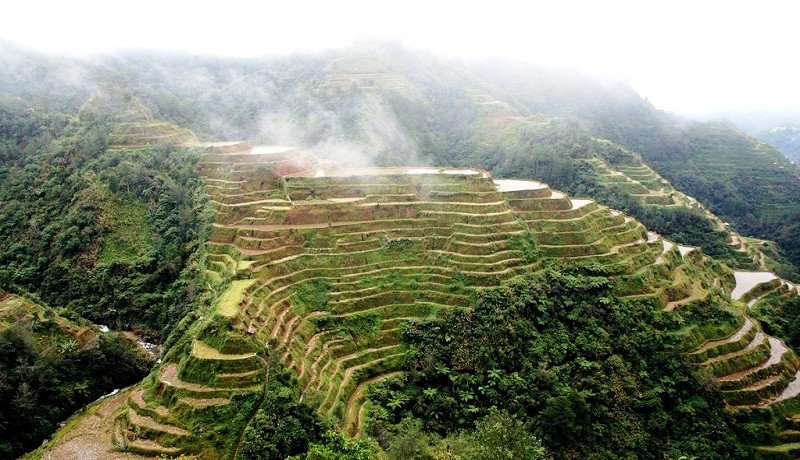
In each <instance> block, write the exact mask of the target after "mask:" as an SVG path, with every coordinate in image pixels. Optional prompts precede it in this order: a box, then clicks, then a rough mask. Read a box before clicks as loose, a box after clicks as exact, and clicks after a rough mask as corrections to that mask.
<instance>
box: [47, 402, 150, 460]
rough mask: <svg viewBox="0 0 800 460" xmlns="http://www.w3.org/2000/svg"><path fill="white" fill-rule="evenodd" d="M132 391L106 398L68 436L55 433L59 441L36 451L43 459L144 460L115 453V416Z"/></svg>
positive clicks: (69, 425)
mask: <svg viewBox="0 0 800 460" xmlns="http://www.w3.org/2000/svg"><path fill="white" fill-rule="evenodd" d="M131 391H132V390H131V389H130V388H129V389H126V390H123V391H120V392H119V393H117V394H115V395H114V396H110V397H108V398H105V399H103V400H102V401H100V402H99V403H97V404H95V405H94V406H92V407H90V408H89V409H87V410H86V412H84V413H83V414H81V415H79V416H78V417H79V418H78V419H77V420H76V422H75V423H74V424H73V423H69V422H68V424H67V426H66V427H65V429H66V430H68V432H67V433H63V429H62V431H61V432H59V433H57V434H56V440H55V441H54V442H52V443H51V444H48V445H46V446H44V447H42V448H41V450H39V451H37V453H38V452H42V455H41V457H40V458H41V459H42V460H96V459H104V460H133V459H143V458H147V457H142V456H139V455H134V454H131V453H126V452H119V451H117V450H116V448H115V447H114V445H113V444H112V442H111V436H112V432H113V430H114V418H115V417H114V413H115V412H116V411H117V410H118V409H119V408H120V407H122V406H124V405H125V402H126V401H127V400H128V396H129V395H130V393H131ZM62 433H63V437H62Z"/></svg>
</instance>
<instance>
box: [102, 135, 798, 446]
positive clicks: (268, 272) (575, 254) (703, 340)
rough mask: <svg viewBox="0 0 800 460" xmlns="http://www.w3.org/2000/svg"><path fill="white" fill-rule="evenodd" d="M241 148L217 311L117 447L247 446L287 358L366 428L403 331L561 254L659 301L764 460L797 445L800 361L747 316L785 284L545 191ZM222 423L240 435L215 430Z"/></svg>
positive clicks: (311, 399) (226, 162)
mask: <svg viewBox="0 0 800 460" xmlns="http://www.w3.org/2000/svg"><path fill="white" fill-rule="evenodd" d="M230 147H231V145H228V144H226V145H207V146H206V147H205V148H207V149H208V150H209V151H210V153H207V154H205V155H204V156H203V157H202V158H201V162H200V164H199V165H198V168H200V170H201V172H202V174H203V175H204V176H205V180H206V188H207V192H208V195H209V197H210V198H211V202H212V204H213V206H214V208H215V210H216V220H215V223H214V225H213V231H212V234H211V237H210V240H209V241H208V244H207V247H206V250H207V262H206V268H207V275H208V276H207V278H208V280H209V283H210V284H209V289H212V290H216V292H217V293H218V294H217V296H216V301H215V302H214V304H213V305H212V306H211V309H210V310H208V311H198V312H197V314H196V315H195V316H193V317H189V318H188V319H187V321H186V322H184V324H183V325H182V327H183V328H185V330H186V332H185V334H184V337H183V338H182V339H181V340H180V341H179V342H178V343H177V344H176V345H174V346H173V347H172V348H171V350H170V351H169V352H168V354H167V356H166V357H165V360H164V363H163V364H162V365H161V366H160V368H159V369H158V370H157V371H156V372H154V373H153V374H152V375H151V376H150V377H149V378H148V379H146V380H145V381H144V382H143V383H142V384H141V385H139V386H137V387H135V388H134V389H133V390H131V391H130V392H129V393H128V396H127V403H125V404H123V406H122V407H120V408H119V409H117V410H116V411H115V412H114V413H115V417H114V418H113V420H114V422H113V423H114V426H113V429H109V432H110V433H111V435H110V437H111V438H112V440H113V445H114V446H116V448H117V449H121V450H124V451H125V452H127V453H129V454H139V455H149V456H155V455H170V456H174V455H178V454H182V453H186V454H195V455H198V456H199V457H201V458H222V457H227V456H228V455H229V454H230V453H231V452H234V453H235V452H237V451H238V448H239V442H240V440H241V437H242V432H243V431H244V429H245V427H246V426H247V425H248V424H249V423H250V421H251V419H252V417H253V416H254V414H255V411H256V410H257V408H258V407H259V406H260V405H261V404H262V403H263V401H264V397H265V395H266V393H265V391H266V385H267V382H268V380H269V378H270V377H269V376H270V372H271V370H272V369H273V368H274V366H275V363H276V362H281V363H282V364H283V365H284V366H285V367H286V368H288V369H290V370H292V372H293V373H294V375H295V376H296V379H297V392H298V393H297V394H298V395H299V396H298V397H299V399H300V400H301V401H302V402H304V403H307V404H309V405H310V406H311V407H313V408H315V409H316V411H317V412H318V414H319V415H321V416H322V417H323V418H326V419H328V420H329V421H330V422H331V423H332V424H333V425H334V426H335V427H337V428H338V429H340V430H342V431H344V432H345V433H347V434H349V435H357V434H358V433H359V432H360V431H361V429H362V428H363V422H364V420H365V416H366V411H367V410H368V405H367V403H366V399H365V391H366V389H367V388H369V387H370V385H373V384H375V383H377V382H380V381H383V380H385V379H390V378H394V377H396V376H397V375H398V370H399V369H400V368H401V363H402V360H403V357H404V353H405V348H404V345H403V343H402V341H401V333H402V330H403V323H405V322H407V321H414V320H419V319H424V318H427V317H431V316H433V315H436V314H437V313H439V312H441V311H443V310H448V309H463V308H469V307H470V305H471V302H472V294H473V293H474V292H475V291H476V290H477V289H480V288H482V287H489V286H495V285H498V284H499V283H500V282H501V281H503V280H508V279H510V278H513V277H515V276H518V275H522V274H524V273H527V272H530V271H532V270H537V269H538V268H540V267H542V266H543V264H544V263H546V261H547V260H553V261H563V262H571V263H577V264H583V265H585V266H588V267H593V269H594V270H600V271H601V272H602V273H606V274H608V275H609V276H611V277H613V278H615V279H616V280H617V281H618V282H617V283H616V291H617V295H619V296H622V297H627V298H637V299H646V300H647V299H649V300H648V301H649V302H650V303H651V304H652V305H653V306H654V307H655V308H658V309H662V310H663V311H664V314H665V315H668V316H670V317H671V318H673V319H674V324H675V325H676V329H675V331H674V334H675V336H676V338H677V339H678V343H679V344H680V348H681V349H682V350H683V351H685V352H686V353H689V356H690V359H691V360H692V361H693V362H695V363H696V365H697V367H698V368H699V369H701V370H704V371H705V372H707V373H708V374H709V375H710V376H712V377H713V380H714V381H715V382H717V383H716V384H717V385H718V386H719V387H720V388H721V389H722V391H723V396H724V397H725V400H726V401H727V403H728V406H729V408H730V410H731V411H732V412H733V413H734V414H736V417H737V419H738V420H740V421H741V423H742V424H744V425H746V426H760V427H762V428H761V432H762V433H768V434H767V435H765V436H761V437H759V438H753V437H750V438H745V441H746V442H748V443H751V444H762V445H765V446H768V447H763V448H760V450H758V452H760V455H761V454H763V455H767V454H770V453H771V452H772V451H773V450H781V449H783V450H791V449H793V448H794V447H793V444H791V443H789V441H792V440H793V439H794V438H793V437H792V436H793V434H792V433H791V432H790V430H791V427H790V422H789V421H788V420H789V419H788V418H786V417H790V416H791V415H792V414H794V413H795V412H797V413H800V405H798V404H797V403H796V402H795V401H796V399H797V398H796V396H797V393H798V390H800V380H799V379H798V369H799V368H800V367H799V366H798V365H799V364H800V362H799V361H798V358H797V357H796V356H795V354H794V353H793V352H792V351H791V350H788V349H787V348H786V347H785V346H784V345H783V343H782V342H781V341H780V340H778V339H776V338H774V337H770V336H768V335H766V334H765V333H764V332H763V331H761V330H760V327H759V325H758V324H757V322H756V321H754V320H753V319H752V318H750V317H748V316H747V315H746V305H745V303H746V302H749V301H751V300H753V299H755V300H758V298H759V296H761V295H767V294H768V291H769V289H768V288H774V289H783V288H781V287H780V286H778V284H780V285H781V286H783V284H781V282H780V281H778V282H777V284H776V283H775V282H772V281H771V279H770V280H767V281H770V282H772V284H769V286H761V287H756V288H755V289H753V286H751V285H748V284H745V283H744V282H743V281H742V280H740V277H741V275H740V274H737V273H734V272H732V271H730V269H727V268H725V267H724V266H723V265H720V264H718V263H717V262H715V261H714V260H713V259H710V258H709V257H707V256H705V255H704V254H702V252H700V251H699V250H698V249H695V248H691V247H684V246H679V245H677V244H674V243H672V242H669V241H666V240H664V239H663V238H661V237H660V236H659V235H657V234H654V233H652V232H648V231H647V230H646V229H645V228H644V226H643V225H642V224H640V223H638V222H636V221H635V220H634V219H632V218H630V217H626V216H624V215H623V214H622V213H620V212H618V211H615V210H613V209H609V208H607V207H605V206H601V205H598V204H597V203H596V202H594V201H591V200H578V199H570V198H569V197H567V196H566V195H564V194H563V193H560V192H557V191H554V190H551V189H550V188H549V187H548V186H546V185H545V184H542V183H539V182H533V181H518V180H494V179H493V178H492V177H491V176H490V175H489V174H488V173H486V172H484V171H481V170H475V169H435V168H370V169H335V168H329V167H322V166H320V164H319V163H318V162H317V160H316V158H315V157H314V155H313V154H311V153H309V152H303V151H298V150H295V149H291V148H254V149H252V150H249V152H248V149H249V146H244V147H242V146H240V147H237V148H231V149H230V150H229V153H222V151H223V149H226V148H230ZM629 172H630V171H629ZM643 176H644V174H640V175H639V176H638V177H639V179H643V180H644V177H643ZM645 182H649V181H645ZM639 183H641V181H639ZM648 190H649V189H648ZM678 199H681V198H680V197H679V198H678ZM680 205H683V204H680ZM765 276H766V275H765ZM773 276H774V275H773ZM793 292H794V291H793ZM732 296H733V298H732ZM709 312H714V313H713V314H710V313H709ZM795 405H797V410H795V409H794V407H795ZM214 420H226V421H227V423H226V425H225V428H224V431H219V432H217V431H215V432H213V433H211V432H206V431H204V430H203V427H204V426H208V425H209V424H213V421H214ZM787 430H789V431H787ZM781 442H785V444H781Z"/></svg>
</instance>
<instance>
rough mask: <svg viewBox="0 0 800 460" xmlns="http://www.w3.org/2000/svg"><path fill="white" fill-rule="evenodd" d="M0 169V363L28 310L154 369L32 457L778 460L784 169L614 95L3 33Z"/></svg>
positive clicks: (4, 444) (536, 79)
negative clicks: (10, 37)
mask: <svg viewBox="0 0 800 460" xmlns="http://www.w3.org/2000/svg"><path fill="white" fill-rule="evenodd" d="M265 145H266V146H268V147H265ZM0 179H2V183H1V184H0V206H1V207H0V209H1V210H2V214H1V215H0V217H1V218H0V231H2V234H3V236H4V238H3V239H2V241H0V303H1V302H3V301H4V299H8V298H11V297H10V296H11V294H5V291H9V292H13V293H14V294H13V295H14V296H16V297H13V299H15V301H14V302H13V305H12V306H9V308H8V310H9V313H8V314H7V315H6V317H7V318H8V320H7V321H6V320H5V319H3V321H5V322H4V323H3V327H0V333H5V331H4V330H3V328H6V329H7V330H10V331H17V332H18V331H22V332H19V333H18V334H17V332H14V334H16V335H14V337H11V338H10V339H9V340H8V341H7V342H8V343H12V344H13V346H11V347H10V348H9V350H10V351H9V352H8V353H6V354H5V355H3V356H5V357H6V358H7V359H6V361H7V365H8V367H9V369H13V372H16V373H19V374H20V375H23V374H24V372H23V371H24V369H22V370H20V367H19V366H18V365H17V364H15V363H19V362H22V361H19V360H17V358H16V356H17V355H18V354H19V353H22V352H24V353H28V354H30V350H36V347H35V346H33V345H31V344H30V343H28V342H30V340H32V339H30V337H33V334H34V333H35V332H36V331H37V328H39V327H41V326H40V325H39V323H38V321H39V320H41V319H43V318H45V316H44V315H45V313H44V312H47V311H50V310H48V308H45V306H43V305H45V304H46V305H50V306H51V307H53V309H54V310H55V311H57V312H58V314H59V315H63V316H65V317H69V318H74V319H75V321H76V324H86V326H85V327H86V328H90V327H94V326H91V324H90V323H83V322H82V321H86V320H88V321H91V322H94V323H96V324H104V325H108V326H110V327H111V328H112V329H115V330H121V331H128V332H127V333H128V334H131V333H133V334H136V335H138V336H141V337H146V338H148V339H150V340H153V341H157V342H161V343H163V345H164V349H165V355H164V357H163V361H162V362H160V363H159V364H158V365H157V366H156V367H154V368H153V370H152V372H151V373H150V375H149V376H148V377H147V378H145V379H144V380H143V381H141V382H140V383H138V384H136V385H135V386H134V387H131V388H128V389H126V390H124V391H123V392H121V393H120V394H119V395H117V396H114V397H110V398H106V399H104V400H102V401H101V402H100V403H98V404H97V405H95V406H92V407H93V408H92V409H91V412H90V413H88V415H87V416H78V417H76V418H75V419H74V420H73V422H72V425H70V426H68V427H67V428H65V430H64V431H63V432H61V433H65V432H68V431H70V430H74V431H70V433H71V434H70V435H68V436H64V435H63V434H62V435H57V436H56V437H55V439H54V441H53V442H51V443H48V444H46V445H45V446H43V447H42V448H41V449H40V450H38V451H36V452H34V453H33V454H31V458H36V456H39V455H44V454H45V452H47V454H48V455H50V454H52V455H53V457H54V458H55V457H58V456H59V455H67V454H66V453H67V452H72V451H71V450H70V449H73V451H74V449H75V448H76V447H75V446H78V447H79V448H80V447H82V446H83V445H82V444H81V443H82V442H86V443H88V444H90V445H91V446H92V449H97V450H93V451H92V452H95V453H97V452H99V453H97V456H98V458H102V457H103V456H104V455H107V454H108V453H109V452H115V453H119V452H125V453H126V455H127V454H128V453H130V455H131V456H132V458H137V457H136V456H137V455H141V456H166V457H177V456H180V455H189V456H196V457H197V458H211V459H216V458H227V457H230V456H232V457H236V458H237V459H238V458H245V459H248V460H249V459H261V458H270V459H272V458H274V459H284V458H287V456H289V455H291V456H293V457H290V458H292V460H300V459H306V458H308V459H311V458H340V457H336V456H335V455H336V454H339V453H342V452H350V453H353V455H356V454H358V456H360V457H359V458H380V459H385V458H391V459H395V458H397V459H400V458H403V459H406V458H419V459H423V458H427V459H429V458H445V457H442V455H445V453H446V452H451V453H452V452H455V453H457V454H458V455H459V457H458V458H462V459H463V460H466V459H474V460H477V459H485V458H487V457H486V455H488V454H486V452H494V450H493V449H497V448H502V449H507V450H506V451H505V452H514V455H515V458H517V457H520V458H533V459H537V460H538V459H546V458H575V459H578V458H589V457H591V458H609V459H610V458H620V457H621V456H623V455H626V454H628V455H635V456H637V458H653V459H656V458H664V457H667V458H681V457H682V456H691V455H694V456H698V457H701V458H719V459H723V458H748V454H752V453H757V454H758V455H759V456H760V457H758V458H783V457H781V455H782V454H786V455H787V456H788V455H790V454H793V453H795V451H797V450H798V448H800V446H797V445H796V443H795V439H798V434H797V433H798V432H797V431H796V428H797V427H798V426H800V425H799V424H798V423H800V422H797V419H796V418H795V417H796V415H795V414H797V413H798V412H800V406H798V405H797V404H798V403H797V401H800V398H798V397H797V396H798V394H800V383H798V382H800V370H799V369H800V359H798V357H797V356H796V355H795V354H794V351H793V350H794V349H795V347H797V346H800V327H799V326H798V322H797V320H796V314H795V313H796V312H797V311H800V302H798V300H797V299H798V298H800V297H798V292H800V291H798V287H797V285H795V284H794V283H793V282H796V281H798V280H800V269H798V267H800V172H798V169H797V167H796V166H795V165H793V164H791V163H790V162H789V161H788V160H787V159H786V158H784V157H783V156H782V155H781V153H780V152H779V151H778V150H777V149H776V148H775V147H774V146H772V145H769V144H768V143H765V142H763V141H760V140H758V139H757V138H754V137H751V135H749V134H747V133H745V132H743V131H741V130H740V129H738V128H737V127H736V126H735V125H734V124H733V123H731V122H726V121H717V120H715V121H709V122H699V121H694V120H691V119H687V118H683V117H680V116H677V115H674V114H670V113H667V112H664V111H662V110H659V108H658V107H655V106H654V105H653V104H651V103H650V102H649V101H648V100H647V99H645V98H643V97H641V96H640V95H639V94H637V93H636V92H635V91H634V90H633V89H632V88H631V87H630V86H629V85H627V84H625V83H623V82H619V81H615V80H609V79H602V78H597V77H595V76H591V75H586V74H581V73H577V72H575V71H573V70H569V69H564V68H552V67H544V66H537V65H532V64H527V63H522V62H512V61H506V60H474V61H471V60H457V59H451V58H446V57H442V56H439V55H436V54H433V53H430V52H427V51H419V50H411V49H408V48H406V47H403V46H401V45H398V44H395V43H391V42H383V41H378V40H362V41H358V42H356V43H355V44H354V45H352V46H350V47H347V48H342V49H335V50H328V51H324V52H317V53H296V54H292V55H287V56H279V57H264V58H254V59H242V58H220V57H208V56H197V55H188V54H184V53H166V52H146V51H137V52H125V53H116V54H105V55H95V56H90V57H82V58H77V57H63V56H54V55H47V54H43V53H37V52H32V51H28V50H25V49H21V48H19V47H15V46H11V45H8V44H2V43H0ZM504 179H513V180H508V181H506V180H504ZM16 299H20V300H19V302H17V300H16ZM21 299H28V300H29V301H25V302H23V301H22V300H21ZM40 304H41V305H40ZM19 305H23V306H25V308H27V309H28V310H29V311H27V310H21V309H18V308H17V307H18V306H19ZM40 312H41V313H40ZM47 314H48V315H50V313H47ZM37 315H38V316H37ZM4 318H5V317H4ZM6 323H7V324H6ZM9 334H10V333H9ZM63 338H66V337H63ZM12 339H13V340H12ZM67 345H69V344H68V343H67V344H65V345H64V351H63V353H62V355H64V356H67V357H69V356H71V355H69V353H70V352H71V350H72V348H70V347H69V346H67ZM81 351H83V350H81ZM15 353H16V354H15ZM126 353H127V352H126ZM112 358H113V357H112ZM117 358H118V360H119V361H120V362H124V360H125V359H130V357H129V356H127V355H126V354H122V353H120V356H117ZM52 359H54V360H55V359H61V355H56V354H53V355H52ZM31 362H33V361H31ZM110 362H111V364H110V366H113V363H114V360H113V359H111V360H110ZM15 375H16V374H15ZM131 375H133V376H136V375H138V374H135V373H131ZM131 378H134V377H131ZM18 380H20V381H23V380H24V379H22V378H20V379H18ZM103 383H104V385H105V386H106V387H107V386H109V385H111V383H110V382H103ZM0 387H2V385H0ZM0 389H3V391H6V390H7V393H8V394H9V399H11V400H13V401H16V402H15V404H16V403H20V404H18V405H20V406H21V402H20V401H22V400H23V399H24V396H25V394H23V393H24V392H22V393H21V392H20V391H21V390H18V389H14V388H5V387H2V388H0ZM111 390H112V388H105V387H103V388H94V387H93V391H92V392H91V395H92V396H94V395H95V394H99V393H102V392H103V391H111ZM25 391H28V390H25ZM42 391H44V390H42ZM64 393H65V394H66V396H64V395H58V396H59V397H69V398H72V399H70V405H69V406H68V407H73V406H80V405H82V404H84V403H86V402H87V401H86V400H87V398H88V395H89V393H88V392H84V393H81V392H76V393H75V394H73V393H68V392H64ZM53 401H55V402H53ZM47 403H48V404H58V398H56V397H54V399H52V400H48V401H47ZM27 409H30V410H31V411H35V408H32V407H28V408H27ZM95 414H98V415H97V417H96V418H91V417H94V416H95ZM0 415H2V414H0ZM61 415H62V414H61V413H60V412H58V411H50V412H48V414H47V416H44V417H42V419H41V420H38V421H37V433H39V434H37V436H39V437H41V436H44V434H45V433H48V432H50V431H52V429H54V428H55V425H56V423H58V421H59V420H58V418H59V417H60V416H61ZM90 418H91V420H93V421H95V422H96V423H97V426H99V427H101V428H100V429H99V430H98V429H94V428H93V425H91V423H90V422H88V420H90ZM6 426H10V425H6V424H2V423H0V449H3V450H2V452H4V453H8V455H11V453H13V455H18V454H20V453H21V452H23V451H25V450H27V449H30V448H33V447H34V446H35V444H37V443H38V442H40V439H39V438H38V437H30V439H28V438H26V439H25V440H23V441H19V440H17V439H16V438H15V437H14V434H13V433H12V432H10V431H8V430H5V427H6ZM498 427H500V428H498ZM93 429H94V431H92V430H93ZM498 429H499V430H500V432H501V433H498ZM3 430H5V431H3ZM506 432H508V433H514V435H513V436H512V438H513V439H511V440H509V438H508V437H505V438H503V437H502V436H500V437H499V438H498V436H499V435H500V434H502V433H506ZM356 434H360V435H363V436H364V437H365V438H364V439H358V438H353V439H347V437H346V436H351V435H356ZM501 438H502V439H505V441H503V440H502V439H501ZM86 440H88V441H86ZM76 443H77V444H76ZM109 449H110V450H109ZM78 450H80V449H78ZM776 450H777V451H778V452H779V453H778V454H775V456H772V455H773V453H774V451H776ZM314 455H316V457H315V456H314ZM326 455H327V456H326ZM754 455H755V454H754ZM67 457H68V455H67ZM190 458H191V457H190ZM446 458H451V457H446Z"/></svg>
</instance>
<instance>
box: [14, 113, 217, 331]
mask: <svg viewBox="0 0 800 460" xmlns="http://www.w3.org/2000/svg"><path fill="white" fill-rule="evenodd" d="M31 117H32V118H31V119H30V120H27V121H26V119H25V118H13V117H12V119H14V120H17V121H18V124H20V125H24V126H23V127H24V128H25V129H22V128H20V126H14V125H11V126H8V129H9V130H10V131H9V132H8V133H5V134H6V137H4V138H3V139H2V141H3V142H4V143H5V144H4V145H5V146H6V149H5V151H4V152H2V153H3V163H2V167H3V171H4V174H5V179H4V180H3V181H2V183H1V184H2V185H0V202H2V203H3V207H2V213H1V214H0V217H1V218H0V232H1V233H2V234H3V235H4V236H5V238H3V240H2V242H0V266H2V268H1V269H0V280H2V282H3V283H4V284H6V285H18V286H21V287H23V288H25V289H27V290H29V291H32V292H36V293H37V294H39V296H40V297H41V298H42V299H43V300H44V301H45V302H47V303H49V304H51V305H59V306H67V307H69V308H70V309H72V310H73V311H75V312H77V313H79V314H81V315H83V316H84V317H86V318H89V319H91V320H92V321H95V322H98V323H106V324H109V325H113V326H114V327H118V328H122V327H125V328H130V327H136V328H139V329H143V330H152V331H155V332H160V331H161V330H162V329H163V328H165V327H167V326H169V325H171V324H174V323H175V322H176V321H177V320H179V319H180V318H181V317H182V315H183V314H184V313H185V310H186V308H187V305H188V302H187V301H186V300H185V296H186V292H185V289H183V288H182V287H180V286H177V285H175V284H174V283H175V282H176V280H177V279H178V278H179V276H180V274H181V271H182V270H183V269H184V266H185V264H186V261H187V259H188V257H189V255H190V254H191V252H192V251H193V249H194V248H195V247H196V245H197V239H198V232H199V228H200V221H201V219H202V218H203V214H202V212H201V209H202V208H201V207H200V205H199V204H198V201H197V200H198V198H197V197H196V196H195V193H196V188H197V186H198V185H199V181H198V179H197V176H196V173H195V172H194V170H193V162H194V161H195V160H194V157H193V155H192V154H191V152H187V151H185V150H182V149H177V148H174V147H170V146H167V145H164V146H161V147H158V146H155V147H153V148H150V149H138V150H120V149H108V148H107V136H108V131H109V129H110V127H111V126H112V124H111V123H110V122H108V121H103V119H102V118H101V117H97V116H93V117H89V118H90V121H91V122H88V121H87V122H84V121H80V120H73V121H72V122H71V123H70V124H69V125H68V126H67V127H66V128H65V129H64V130H63V131H61V132H60V133H56V137H55V138H54V139H53V130H54V128H53V127H52V123H51V122H50V119H49V117H38V118H37V117H35V116H31ZM82 117H84V118H86V117H85V116H84V114H82ZM18 129H22V133H18ZM20 136H21V137H20ZM32 145H34V146H36V147H35V148H34V149H31V148H30V146H32Z"/></svg>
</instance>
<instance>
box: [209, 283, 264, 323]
mask: <svg viewBox="0 0 800 460" xmlns="http://www.w3.org/2000/svg"><path fill="white" fill-rule="evenodd" d="M256 281H257V280H255V279H249V280H234V281H231V284H230V286H228V289H226V290H225V292H223V293H222V295H221V296H220V298H219V301H218V302H217V313H219V314H220V315H222V316H225V317H228V318H233V317H234V316H236V314H237V313H238V312H239V304H240V303H241V302H242V301H243V300H244V293H245V290H247V288H249V287H250V286H252V285H253V284H254V283H255V282H256Z"/></svg>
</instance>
